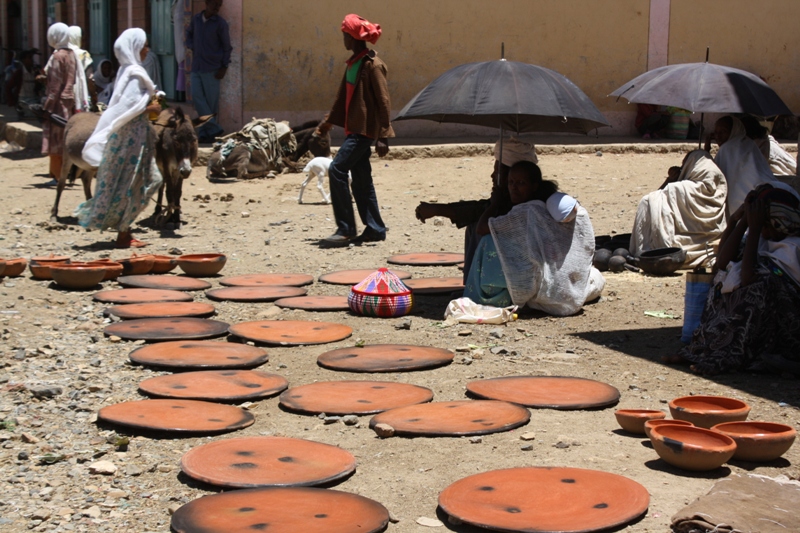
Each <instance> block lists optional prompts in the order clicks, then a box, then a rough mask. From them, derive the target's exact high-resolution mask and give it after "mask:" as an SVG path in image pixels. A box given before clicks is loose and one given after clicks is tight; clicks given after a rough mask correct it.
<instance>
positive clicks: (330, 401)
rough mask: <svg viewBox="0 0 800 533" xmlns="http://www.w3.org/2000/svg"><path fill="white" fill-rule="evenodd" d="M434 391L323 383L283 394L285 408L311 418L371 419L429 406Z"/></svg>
mask: <svg viewBox="0 0 800 533" xmlns="http://www.w3.org/2000/svg"><path fill="white" fill-rule="evenodd" d="M432 399H433V391H431V390H430V389H426V388H425V387H418V386H417V385H409V384H406V383H394V382H390V381H320V382H317V383H311V384H309V385H301V386H299V387H292V388H291V389H289V390H287V391H284V393H283V394H281V397H280V402H281V405H282V406H283V407H285V408H286V409H290V410H292V411H298V412H301V413H307V414H318V413H326V414H329V415H368V414H372V413H380V412H381V411H386V410H387V409H394V408H396V407H403V406H406V405H414V404H418V403H423V402H429V401H431V400H432Z"/></svg>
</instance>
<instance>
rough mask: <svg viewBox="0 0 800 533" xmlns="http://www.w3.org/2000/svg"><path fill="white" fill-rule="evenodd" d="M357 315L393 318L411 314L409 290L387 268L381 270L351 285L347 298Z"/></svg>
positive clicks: (411, 300) (412, 300) (411, 298)
mask: <svg viewBox="0 0 800 533" xmlns="http://www.w3.org/2000/svg"><path fill="white" fill-rule="evenodd" d="M347 304H348V305H349V306H350V310H351V311H353V313H355V314H357V315H363V316H374V317H380V318H393V317H398V316H403V315H407V314H408V313H410V312H411V308H412V306H413V304H414V299H413V297H412V295H411V290H410V289H409V288H408V287H406V286H405V285H404V284H403V282H402V281H401V280H400V278H398V277H397V276H396V275H395V274H394V273H393V272H392V271H391V270H389V269H388V268H381V269H378V270H377V271H375V272H373V273H372V274H370V275H369V276H367V277H366V278H365V279H364V280H363V281H361V282H360V283H357V284H356V285H353V287H352V288H351V289H350V296H348V298H347Z"/></svg>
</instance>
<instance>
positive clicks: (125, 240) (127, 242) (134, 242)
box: [116, 237, 147, 248]
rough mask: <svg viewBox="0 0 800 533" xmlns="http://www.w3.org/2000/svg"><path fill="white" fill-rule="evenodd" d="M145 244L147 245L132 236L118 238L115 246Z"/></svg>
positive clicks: (126, 246) (135, 246)
mask: <svg viewBox="0 0 800 533" xmlns="http://www.w3.org/2000/svg"><path fill="white" fill-rule="evenodd" d="M145 246H147V243H146V242H142V241H140V240H139V239H134V238H133V237H128V238H121V239H119V238H118V239H117V243H116V247H117V248H143V247H145Z"/></svg>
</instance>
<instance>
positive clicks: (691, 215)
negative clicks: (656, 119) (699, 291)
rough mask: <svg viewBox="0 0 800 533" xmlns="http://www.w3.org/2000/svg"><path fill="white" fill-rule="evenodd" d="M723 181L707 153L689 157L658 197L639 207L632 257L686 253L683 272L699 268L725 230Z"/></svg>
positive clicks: (651, 196)
mask: <svg viewBox="0 0 800 533" xmlns="http://www.w3.org/2000/svg"><path fill="white" fill-rule="evenodd" d="M727 192H728V187H727V185H726V183H725V176H724V175H723V174H722V171H721V170H720V169H719V167H718V166H717V165H716V164H714V161H713V160H712V159H711V155H710V154H709V153H708V152H706V151H705V150H695V151H693V152H689V154H687V155H686V157H685V158H684V159H683V164H682V165H681V167H680V168H678V167H672V168H670V169H669V177H668V178H667V180H666V181H665V182H664V184H663V185H661V187H660V188H659V190H657V191H653V192H651V193H650V194H648V195H647V196H645V197H644V198H642V199H641V201H640V202H639V208H638V209H637V210H636V218H635V219H634V223H633V233H632V236H631V244H630V252H631V254H632V255H634V256H636V255H639V254H640V253H642V252H646V251H648V250H654V249H656V248H670V247H673V246H679V247H681V248H683V249H684V250H686V263H685V264H684V267H686V268H694V267H696V266H699V265H700V264H701V263H702V262H703V261H704V260H705V259H706V257H708V253H707V250H706V247H707V245H708V243H710V242H713V241H715V240H716V239H718V238H719V236H720V233H722V230H723V229H725V197H726V196H727Z"/></svg>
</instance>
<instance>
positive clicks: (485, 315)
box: [444, 298, 517, 324]
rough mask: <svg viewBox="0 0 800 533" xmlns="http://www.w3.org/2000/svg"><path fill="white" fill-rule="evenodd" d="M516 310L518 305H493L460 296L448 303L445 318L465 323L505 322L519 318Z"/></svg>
mask: <svg viewBox="0 0 800 533" xmlns="http://www.w3.org/2000/svg"><path fill="white" fill-rule="evenodd" d="M516 310H517V306H516V305H512V306H510V307H492V306H490V305H480V304H476V303H475V302H473V301H472V300H470V299H469V298H459V299H457V300H452V301H451V302H450V303H449V304H447V309H446V310H445V312H444V318H445V319H446V320H455V321H456V322H461V323H464V324H505V323H506V322H510V321H512V320H516V319H517V314H516V313H515V312H514V311H516Z"/></svg>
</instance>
